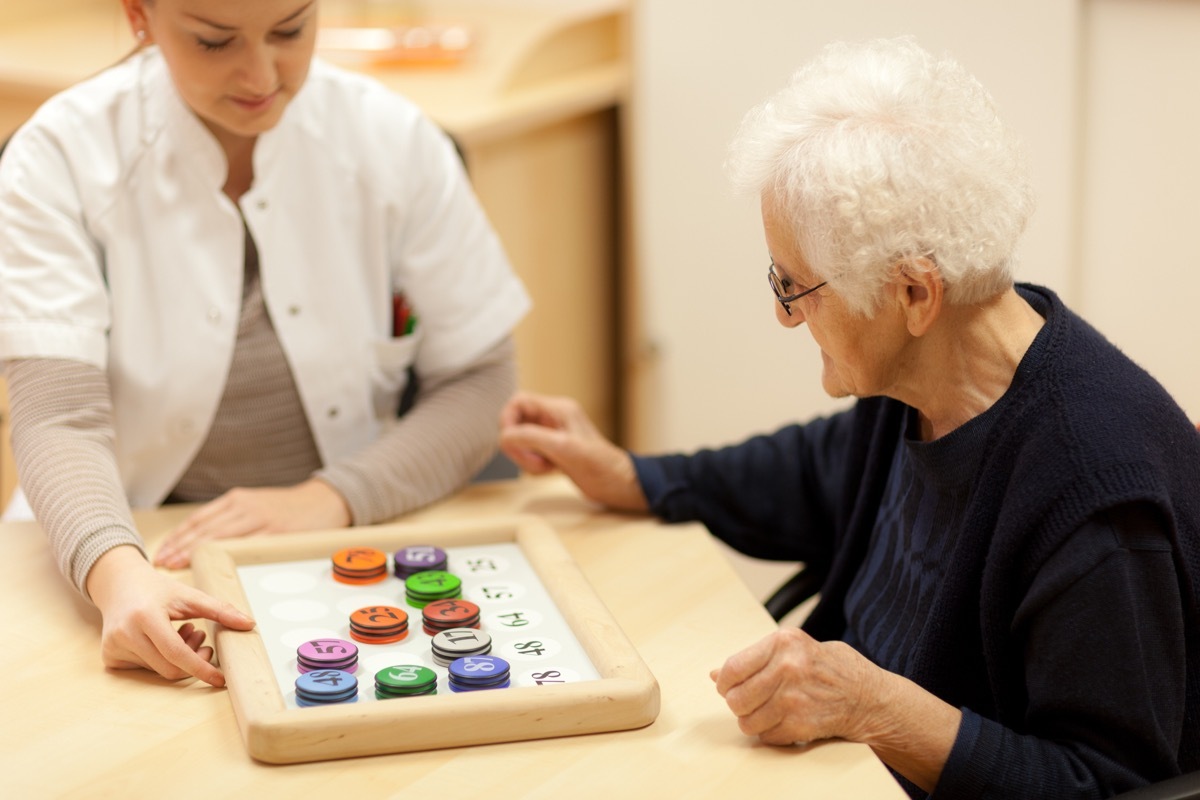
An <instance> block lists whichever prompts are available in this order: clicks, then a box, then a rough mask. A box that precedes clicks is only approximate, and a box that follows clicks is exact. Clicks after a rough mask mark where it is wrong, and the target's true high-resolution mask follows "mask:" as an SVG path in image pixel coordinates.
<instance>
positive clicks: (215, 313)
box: [208, 306, 221, 325]
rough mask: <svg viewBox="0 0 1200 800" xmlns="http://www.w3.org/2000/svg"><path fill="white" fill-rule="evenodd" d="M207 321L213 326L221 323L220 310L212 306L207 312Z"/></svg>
mask: <svg viewBox="0 0 1200 800" xmlns="http://www.w3.org/2000/svg"><path fill="white" fill-rule="evenodd" d="M208 321H209V322H211V323H213V324H214V325H215V324H216V323H218V322H220V321H221V309H219V308H217V307H216V306H213V307H212V308H210V309H209V310H208Z"/></svg>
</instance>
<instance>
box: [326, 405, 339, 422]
mask: <svg viewBox="0 0 1200 800" xmlns="http://www.w3.org/2000/svg"><path fill="white" fill-rule="evenodd" d="M325 413H326V415H328V416H329V418H330V419H335V418H336V417H337V415H338V407H337V406H330V407H329V410H328V411H326V412H325Z"/></svg>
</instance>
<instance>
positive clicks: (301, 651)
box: [296, 639, 358, 672]
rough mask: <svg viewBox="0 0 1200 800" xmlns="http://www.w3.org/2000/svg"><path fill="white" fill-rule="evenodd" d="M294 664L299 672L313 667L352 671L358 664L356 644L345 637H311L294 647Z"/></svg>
mask: <svg viewBox="0 0 1200 800" xmlns="http://www.w3.org/2000/svg"><path fill="white" fill-rule="evenodd" d="M296 666H298V667H299V668H300V671H301V672H308V671H309V670H313V669H340V670H345V671H346V672H353V671H354V669H355V668H356V667H357V666H358V645H356V644H354V642H347V641H346V640H345V639H312V640H310V641H307V642H305V643H304V644H302V645H300V646H299V647H297V648H296Z"/></svg>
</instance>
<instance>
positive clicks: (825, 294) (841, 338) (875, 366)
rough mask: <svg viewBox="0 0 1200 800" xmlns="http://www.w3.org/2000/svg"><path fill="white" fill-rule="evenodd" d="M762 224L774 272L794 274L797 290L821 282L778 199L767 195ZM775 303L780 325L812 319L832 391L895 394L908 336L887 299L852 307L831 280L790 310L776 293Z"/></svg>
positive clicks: (782, 275)
mask: <svg viewBox="0 0 1200 800" xmlns="http://www.w3.org/2000/svg"><path fill="white" fill-rule="evenodd" d="M762 215H763V230H764V233H765V234H766V239H767V249H768V251H769V252H770V254H771V259H772V260H773V261H774V262H775V272H776V273H777V274H778V275H779V277H780V278H781V279H784V280H785V281H788V280H790V281H791V283H792V287H793V288H791V290H790V291H791V292H792V293H799V292H802V291H804V290H805V289H807V288H809V287H812V286H816V285H817V284H819V283H820V282H821V280H822V279H821V278H819V277H817V276H816V275H815V274H814V273H813V271H812V269H811V267H809V265H808V262H807V261H806V260H805V258H804V255H803V254H802V253H801V252H800V248H799V245H798V244H797V242H796V237H795V235H794V232H793V229H792V225H791V223H790V220H788V219H787V218H785V217H784V215H783V214H782V213H781V212H780V210H779V208H778V205H777V204H776V203H775V202H774V201H772V200H771V199H769V198H764V200H763V205H762ZM771 305H772V306H773V307H774V309H775V316H776V318H777V319H778V320H779V322H780V324H781V325H784V326H786V327H789V328H795V327H797V326H799V325H801V324H803V323H807V324H808V330H809V333H811V334H812V337H813V341H815V342H816V343H817V346H818V347H820V348H821V363H822V369H821V385H822V387H823V388H824V389H825V391H826V392H827V393H828V394H829V395H830V396H831V397H848V396H854V397H870V396H875V395H888V394H891V391H890V390H891V389H892V388H893V387H894V386H895V385H896V380H897V378H898V377H899V376H900V373H901V369H902V366H903V365H902V353H901V348H902V346H903V344H904V343H905V341H906V338H907V337H906V329H905V325H904V320H903V318H902V317H898V316H897V314H896V313H895V311H894V310H893V308H892V307H891V306H890V305H889V304H888V303H886V302H885V303H884V305H883V307H882V308H881V310H880V311H879V312H878V313H876V314H875V315H874V316H872V317H862V316H859V315H857V314H854V313H852V312H851V311H849V310H848V309H847V308H846V305H845V304H844V303H843V302H842V300H841V298H840V297H838V294H837V292H836V291H835V290H834V289H833V288H831V287H830V286H823V287H821V288H820V289H817V290H816V291H815V292H812V293H810V294H807V295H805V296H804V297H802V298H800V299H799V300H797V301H795V302H793V303H791V304H790V306H791V311H792V313H791V316H789V315H788V314H787V312H785V311H784V310H783V307H782V306H781V305H780V304H779V303H778V302H776V300H775V299H774V297H772V299H771Z"/></svg>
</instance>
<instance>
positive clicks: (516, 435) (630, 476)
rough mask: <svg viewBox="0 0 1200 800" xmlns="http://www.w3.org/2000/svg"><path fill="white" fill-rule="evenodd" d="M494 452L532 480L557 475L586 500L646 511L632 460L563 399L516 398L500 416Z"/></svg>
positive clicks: (584, 415) (526, 394) (527, 394)
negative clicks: (572, 482)
mask: <svg viewBox="0 0 1200 800" xmlns="http://www.w3.org/2000/svg"><path fill="white" fill-rule="evenodd" d="M500 449H501V450H503V451H504V453H505V455H507V456H508V457H509V458H511V459H512V460H513V462H514V463H515V464H516V465H517V466H518V467H520V468H521V469H523V470H525V471H526V472H529V473H532V474H534V475H541V474H544V473H547V472H552V471H554V470H556V469H557V470H559V471H561V472H562V473H563V474H565V475H566V476H567V477H568V478H570V479H571V480H572V481H574V482H575V485H576V486H578V487H579V490H580V491H581V492H583V493H584V494H585V495H587V496H588V497H589V498H591V499H592V500H595V501H596V502H598V503H603V504H604V505H606V506H609V507H611V508H616V509H621V510H624V511H646V510H647V505H646V497H645V495H644V494H643V493H642V488H641V485H640V484H639V483H638V480H637V473H636V472H635V470H634V468H633V459H632V458H631V457H630V455H629V453H627V452H625V451H624V450H622V449H621V448H619V447H617V446H616V445H615V444H613V443H612V442H610V441H609V440H608V439H606V438H604V436H603V435H601V433H600V432H599V431H598V430H596V426H595V425H594V424H592V421H591V419H589V418H588V416H587V414H586V413H584V411H583V409H582V408H580V407H579V404H578V403H577V402H575V401H574V400H572V399H570V398H568V397H546V396H544V395H537V394H529V393H524V392H521V393H518V394H516V395H514V396H513V398H512V399H511V400H510V401H509V402H508V404H507V405H506V406H505V407H504V410H503V411H501V412H500Z"/></svg>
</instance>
